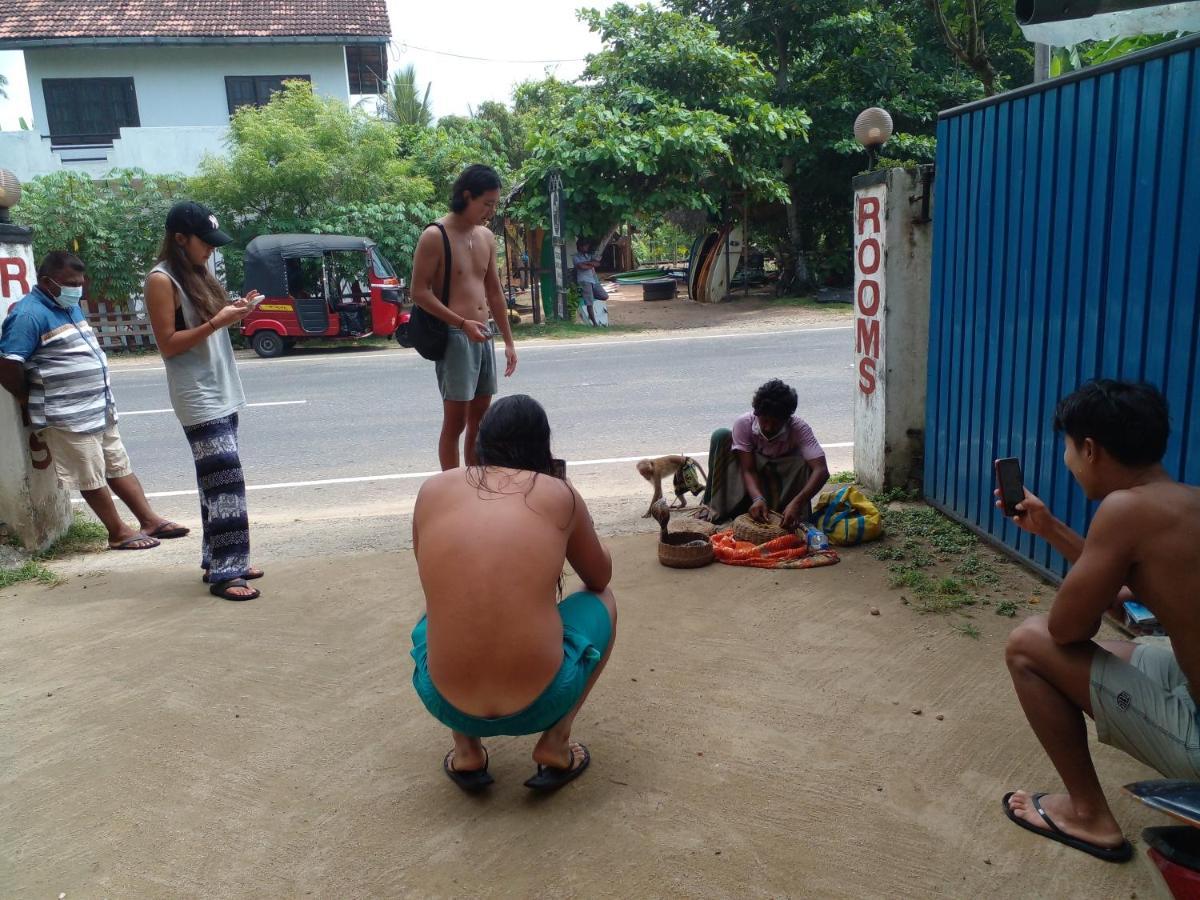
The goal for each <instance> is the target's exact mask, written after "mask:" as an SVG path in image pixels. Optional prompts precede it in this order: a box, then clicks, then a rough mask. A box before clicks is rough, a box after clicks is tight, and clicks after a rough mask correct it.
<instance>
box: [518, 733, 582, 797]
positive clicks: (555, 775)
mask: <svg viewBox="0 0 1200 900" xmlns="http://www.w3.org/2000/svg"><path fill="white" fill-rule="evenodd" d="M575 747H579V749H580V750H582V751H583V759H581V760H579V761H578V763H577V762H576V760H575ZM591 761H592V754H590V753H589V752H588V748H587V747H585V746H584V745H583V744H581V743H579V742H578V741H572V742H571V765H570V766H569V767H568V768H566V769H559V768H556V767H554V766H538V767H537V774H536V775H534V776H533V777H532V778H530V779H529V780H528V781H526V782H525V787H527V788H529V789H530V790H531V791H539V792H541V793H543V794H548V793H550V792H551V791H557V790H558V789H559V788H560V787H562V786H563V785H564V784H569V783H570V782H572V781H574V780H575V779H576V778H578V777H579V776H580V775H582V774H583V772H584V770H585V769H586V768H587V767H588V764H589V763H591Z"/></svg>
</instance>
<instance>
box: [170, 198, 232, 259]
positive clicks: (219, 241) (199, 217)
mask: <svg viewBox="0 0 1200 900" xmlns="http://www.w3.org/2000/svg"><path fill="white" fill-rule="evenodd" d="M167 231H170V232H173V233H175V234H194V235H195V236H196V237H198V238H200V240H202V241H204V243H206V244H208V245H209V246H212V247H224V246H225V245H226V244H229V243H232V242H233V238H231V237H230V236H229V235H227V234H226V233H225V232H223V231H222V230H221V226H220V224H219V223H218V222H217V217H216V216H215V215H213V211H212V210H211V209H209V208H208V207H207V206H205V205H204V204H203V203H197V202H196V201H195V200H180V201H179V202H178V203H176V204H175V205H174V206H172V207H171V211H170V212H169V213H167Z"/></svg>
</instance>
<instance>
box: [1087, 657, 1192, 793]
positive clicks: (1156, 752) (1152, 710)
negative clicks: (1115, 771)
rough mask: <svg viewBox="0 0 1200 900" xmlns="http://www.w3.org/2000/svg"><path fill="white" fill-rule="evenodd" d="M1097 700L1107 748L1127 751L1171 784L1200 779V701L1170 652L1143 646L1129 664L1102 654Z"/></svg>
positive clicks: (1096, 668) (1094, 677) (1094, 689)
mask: <svg viewBox="0 0 1200 900" xmlns="http://www.w3.org/2000/svg"><path fill="white" fill-rule="evenodd" d="M1091 698H1092V715H1093V718H1095V720H1096V735H1097V736H1098V737H1099V739H1100V742H1101V743H1102V744H1109V745H1110V746H1113V747H1117V748H1119V749H1121V750H1124V751H1125V752H1126V753H1128V754H1129V755H1130V756H1132V757H1134V758H1135V759H1139V760H1141V761H1142V762H1144V763H1145V764H1146V765H1148V766H1151V767H1152V768H1154V769H1157V770H1158V771H1159V772H1161V773H1162V774H1163V775H1165V776H1166V777H1168V778H1185V779H1188V780H1189V781H1195V780H1198V779H1200V728H1198V727H1197V725H1196V701H1195V700H1193V699H1192V695H1191V692H1190V691H1189V690H1188V683H1187V679H1186V678H1185V677H1184V674H1183V670H1182V669H1180V668H1179V663H1178V662H1176V661H1175V654H1174V653H1172V652H1171V651H1170V650H1169V649H1167V648H1166V647H1157V646H1153V645H1149V644H1138V646H1137V649H1135V650H1134V651H1133V657H1132V658H1131V659H1130V661H1129V662H1124V661H1122V660H1121V659H1118V658H1117V657H1116V656H1113V655H1112V654H1111V653H1106V652H1103V651H1097V652H1096V655H1095V657H1094V658H1093V659H1092V674H1091Z"/></svg>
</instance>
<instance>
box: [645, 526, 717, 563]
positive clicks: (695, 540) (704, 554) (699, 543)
mask: <svg viewBox="0 0 1200 900" xmlns="http://www.w3.org/2000/svg"><path fill="white" fill-rule="evenodd" d="M658 561H659V562H660V563H662V564H663V565H664V566H666V567H667V568H670V569H699V568H700V567H702V566H707V565H708V564H709V563H711V562H712V561H713V546H712V541H710V540H709V539H708V536H707V535H703V534H699V533H698V532H694V531H676V532H673V533H672V534H668V535H666V536H665V537H664V538H663V539H662V540H661V541H659V544H658Z"/></svg>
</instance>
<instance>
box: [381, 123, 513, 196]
mask: <svg viewBox="0 0 1200 900" xmlns="http://www.w3.org/2000/svg"><path fill="white" fill-rule="evenodd" d="M399 145H400V154H401V155H402V156H403V157H404V158H405V159H407V160H408V161H409V165H411V167H412V171H413V173H414V174H416V175H419V176H420V177H422V178H423V179H425V181H427V182H428V183H429V184H430V185H432V188H433V196H434V198H435V201H434V202H436V203H447V202H449V199H450V186H451V185H452V184H453V183H454V179H456V178H457V177H458V175H459V173H460V172H462V170H463V169H465V168H466V167H467V166H469V165H471V164H472V163H483V164H484V165H489V166H492V167H493V168H494V169H496V171H498V172H499V173H500V176H501V178H506V177H507V176H508V175H509V174H510V169H509V166H508V161H507V159H506V158H505V156H504V155H503V153H502V152H501V150H500V149H499V148H497V147H496V146H495V145H494V144H493V143H492V142H491V141H490V140H489V138H488V135H487V133H486V131H485V128H484V126H483V125H482V123H481V122H479V121H478V120H477V119H475V118H468V117H466V116H442V118H441V119H439V120H438V123H437V126H436V127H434V128H402V129H400V141H399Z"/></svg>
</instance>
